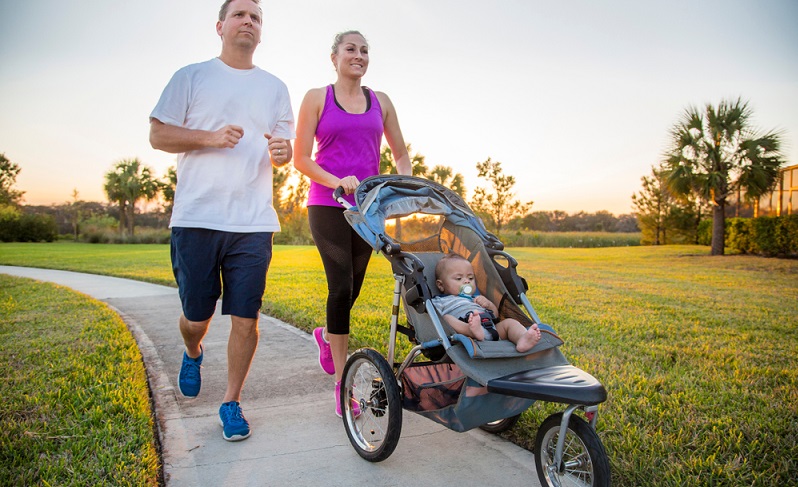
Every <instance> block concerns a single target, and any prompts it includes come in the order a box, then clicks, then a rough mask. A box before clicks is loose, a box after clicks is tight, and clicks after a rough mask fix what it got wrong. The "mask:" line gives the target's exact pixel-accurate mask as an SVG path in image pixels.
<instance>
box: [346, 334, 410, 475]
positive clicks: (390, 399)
mask: <svg viewBox="0 0 798 487" xmlns="http://www.w3.org/2000/svg"><path fill="white" fill-rule="evenodd" d="M341 388H342V391H341V411H342V412H343V421H344V428H346V435H347V436H348V437H349V442H350V443H352V446H353V447H354V448H355V451H357V453H358V455H360V456H361V457H363V458H364V459H366V460H368V461H370V462H381V461H382V460H385V459H386V458H388V457H389V456H390V455H391V453H393V451H394V449H395V448H396V445H397V444H398V443H399V436H400V434H401V432H402V403H401V398H400V395H399V385H398V383H397V381H396V376H394V374H393V371H392V369H391V366H390V365H389V364H388V361H387V360H385V358H384V357H383V356H382V355H380V354H379V352H377V351H376V350H372V349H370V348H363V349H360V350H358V351H356V352H355V353H353V354H352V356H351V357H349V360H347V361H346V366H345V367H344V373H343V378H342V383H341Z"/></svg>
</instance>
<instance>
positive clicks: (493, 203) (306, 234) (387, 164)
mask: <svg viewBox="0 0 798 487" xmlns="http://www.w3.org/2000/svg"><path fill="white" fill-rule="evenodd" d="M407 148H408V152H409V153H410V154H411V165H412V174H413V175H414V176H417V177H423V178H427V179H430V180H432V181H434V182H436V183H439V184H441V185H443V186H445V187H447V188H449V189H451V190H453V191H454V192H456V193H457V194H459V195H460V196H461V197H463V199H466V196H467V190H466V186H465V179H464V177H463V175H462V174H460V173H458V172H456V171H455V170H453V168H452V167H450V166H445V165H436V166H433V167H432V168H430V167H428V166H427V164H426V158H425V156H423V155H422V154H420V153H418V152H414V151H413V150H412V146H411V145H410V144H408V145H407ZM2 160H3V161H4V162H3V164H4V165H3V166H0V169H2V179H0V192H2V197H3V198H5V199H4V200H0V201H3V202H5V203H4V204H10V205H13V206H16V207H18V208H20V207H21V200H22V195H23V194H24V192H22V191H18V190H15V189H13V184H14V181H15V179H16V176H17V174H18V173H19V171H20V168H19V166H18V165H16V164H13V163H11V162H10V161H7V159H5V157H4V156H3V159H2ZM476 168H477V171H478V177H479V178H480V182H481V183H482V184H481V185H480V186H477V187H476V188H475V189H474V191H473V195H472V197H471V198H470V200H467V201H468V203H469V205H470V206H471V208H472V209H473V210H474V212H475V213H476V214H477V215H478V216H480V218H482V220H483V222H484V223H485V225H486V227H487V228H488V229H489V230H490V231H492V232H494V233H495V234H497V235H501V233H502V232H503V231H514V232H515V231H521V230H534V231H544V232H557V231H561V232H562V231H577V232H578V231H605V232H635V231H638V228H637V226H636V223H635V217H634V216H633V215H620V216H618V217H616V216H614V215H613V214H611V213H609V212H606V211H599V212H596V213H587V212H584V211H581V212H577V213H574V214H568V213H566V212H563V211H548V212H544V211H537V212H532V211H531V208H532V205H533V202H531V201H528V202H523V201H520V200H519V199H518V198H517V197H516V195H515V192H514V191H515V184H516V180H515V177H514V176H512V175H508V174H505V173H504V170H503V168H502V163H501V162H499V161H494V160H492V159H491V158H488V159H487V160H485V161H482V162H477V163H476ZM380 173H382V174H396V173H397V171H396V163H395V161H394V159H393V154H392V153H391V149H390V148H389V147H388V146H384V147H383V148H382V149H381V151H380ZM176 184H177V171H176V170H175V168H174V166H172V167H169V168H168V170H167V172H166V174H165V175H164V176H163V177H162V178H160V179H158V178H156V177H155V176H154V173H153V170H152V169H151V168H150V167H148V166H146V165H144V164H142V162H141V161H140V160H139V159H135V158H134V159H124V160H121V161H118V162H116V163H114V164H113V165H112V167H111V169H110V170H109V171H107V172H106V173H105V175H104V185H103V189H104V192H105V194H106V196H107V198H108V201H109V203H108V204H105V203H101V202H90V201H83V200H81V199H80V197H79V194H78V192H77V190H74V191H73V193H72V199H71V201H68V202H65V203H63V204H60V205H50V206H46V207H42V206H39V207H26V208H25V209H26V211H27V213H32V214H39V215H49V216H51V217H52V218H53V219H54V221H55V222H56V223H57V229H58V233H60V234H67V233H69V234H72V235H73V237H74V239H75V240H78V239H80V237H81V232H82V231H83V229H85V228H93V227H95V226H105V227H107V226H109V225H114V226H115V227H116V228H117V232H118V233H119V234H120V235H124V236H127V237H132V236H133V235H134V234H135V229H136V225H138V226H140V227H141V226H144V227H151V228H161V229H166V227H167V226H168V222H169V216H170V214H171V208H172V205H173V204H174V192H175V187H176ZM309 188H310V181H309V180H308V179H307V178H306V177H304V176H303V175H302V174H301V173H299V172H298V171H297V170H296V169H294V168H293V166H291V165H288V166H285V167H283V168H273V192H274V207H275V209H276V210H277V213H278V215H279V217H280V222H281V225H282V228H283V231H282V232H281V234H278V235H276V236H275V240H276V242H278V243H289V244H290V243H294V244H305V243H311V242H312V240H311V237H310V230H309V226H308V223H307V210H306V208H305V207H304V202H305V200H306V198H307V192H308V189H309ZM145 202H156V204H155V205H154V209H151V210H149V211H146V212H144V211H141V206H142V205H141V204H142V203H145ZM0 204H2V203H0ZM395 231H396V233H397V235H396V236H397V237H399V238H401V232H402V223H401V222H400V221H397V222H396V228H395Z"/></svg>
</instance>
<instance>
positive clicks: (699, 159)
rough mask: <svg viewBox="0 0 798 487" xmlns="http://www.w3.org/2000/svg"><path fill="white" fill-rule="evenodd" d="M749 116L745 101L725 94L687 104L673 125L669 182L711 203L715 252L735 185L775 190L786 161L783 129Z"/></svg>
mask: <svg viewBox="0 0 798 487" xmlns="http://www.w3.org/2000/svg"><path fill="white" fill-rule="evenodd" d="M751 116H752V110H751V109H750V108H749V106H748V103H747V102H743V101H741V100H740V99H739V98H738V99H737V100H736V101H728V100H724V101H721V102H720V104H719V105H718V106H717V107H714V106H712V105H711V104H707V105H706V107H705V108H704V110H703V111H701V110H699V109H698V108H695V107H690V108H688V109H686V110H685V112H684V114H683V116H682V119H681V120H680V121H679V122H677V123H676V124H675V125H674V126H673V128H672V129H671V131H670V139H671V143H670V148H669V150H668V152H667V154H666V159H665V167H666V169H667V171H668V185H669V187H670V189H671V190H672V191H673V193H674V194H675V195H684V196H687V195H694V196H695V197H696V198H697V199H698V200H703V201H708V202H709V203H710V204H711V205H712V250H711V255H723V253H724V245H725V244H724V234H725V229H726V222H725V212H726V199H727V197H728V196H729V195H731V194H733V193H734V192H735V191H736V190H737V188H740V189H742V190H743V191H745V193H746V194H747V195H751V196H752V197H757V198H758V196H759V195H761V194H764V193H767V192H768V191H770V190H772V189H773V187H774V185H775V183H776V181H777V176H778V170H779V166H781V165H782V163H783V157H782V154H781V152H780V147H781V136H780V134H778V133H777V132H775V131H770V132H767V133H764V134H760V133H758V132H756V131H754V130H753V128H752V127H751V126H750V119H751Z"/></svg>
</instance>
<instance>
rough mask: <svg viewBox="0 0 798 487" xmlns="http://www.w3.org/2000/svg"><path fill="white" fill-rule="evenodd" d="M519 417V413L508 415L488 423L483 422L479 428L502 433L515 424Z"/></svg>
mask: <svg viewBox="0 0 798 487" xmlns="http://www.w3.org/2000/svg"><path fill="white" fill-rule="evenodd" d="M520 417H521V415H520V414H516V415H515V416H510V417H509V418H504V419H500V420H498V421H491V422H490V423H485V424H483V425H482V426H480V427H479V429H481V430H483V431H487V432H488V433H504V432H505V431H507V430H509V429H511V428H512V427H513V426H515V423H517V422H518V419H519V418H520Z"/></svg>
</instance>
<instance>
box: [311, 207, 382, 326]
mask: <svg viewBox="0 0 798 487" xmlns="http://www.w3.org/2000/svg"><path fill="white" fill-rule="evenodd" d="M308 222H309V223H310V233H311V234H312V235H313V241H314V242H315V243H316V248H317V249H319V255H321V261H322V263H323V264H324V272H325V273H326V274H327V333H332V334H333V335H347V334H349V316H350V311H351V310H352V306H353V305H354V304H355V300H356V299H357V297H358V295H359V294H360V288H361V287H362V286H363V278H364V277H365V276H366V268H367V267H368V264H369V259H371V253H372V251H373V250H372V248H371V246H370V245H369V244H368V243H366V241H365V240H363V239H362V238H360V235H358V234H357V232H355V231H354V230H353V229H352V227H350V226H349V223H347V222H346V219H345V218H344V209H343V208H336V207H334V206H308Z"/></svg>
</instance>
